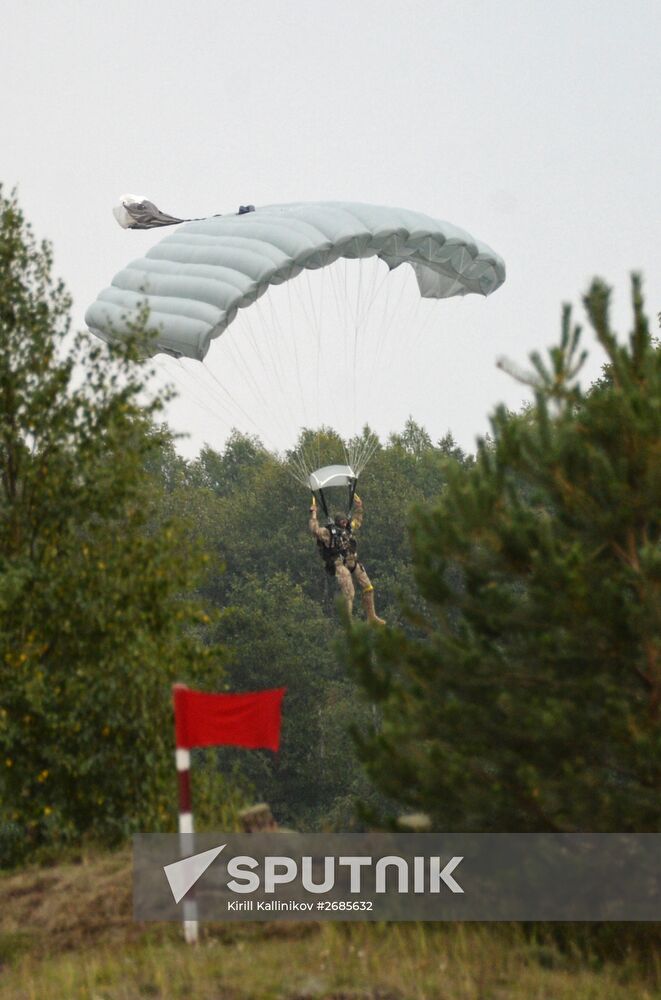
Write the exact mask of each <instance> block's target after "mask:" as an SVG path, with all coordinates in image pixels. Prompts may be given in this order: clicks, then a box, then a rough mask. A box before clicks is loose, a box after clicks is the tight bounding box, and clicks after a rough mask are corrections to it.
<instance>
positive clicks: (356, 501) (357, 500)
mask: <svg viewBox="0 0 661 1000" xmlns="http://www.w3.org/2000/svg"><path fill="white" fill-rule="evenodd" d="M353 502H354V504H355V506H356V507H362V506H363V501H362V500H361V499H360V497H359V496H358V494H357V493H354V496H353Z"/></svg>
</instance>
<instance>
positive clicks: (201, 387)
mask: <svg viewBox="0 0 661 1000" xmlns="http://www.w3.org/2000/svg"><path fill="white" fill-rule="evenodd" d="M197 364H199V362H196V365H197ZM176 365H177V368H178V370H179V374H180V375H182V376H184V381H183V382H182V381H181V380H179V383H180V385H184V386H185V387H186V396H187V397H188V398H192V399H193V400H196V401H198V400H199V396H200V391H201V392H202V393H204V394H206V397H207V399H208V400H209V405H208V406H207V405H205V404H204V403H202V402H201V401H200V404H201V405H202V406H204V409H206V410H207V411H208V412H210V413H212V415H213V416H215V418H216V420H220V416H221V414H222V417H223V418H224V420H225V431H226V432H228V431H230V430H231V429H232V427H233V425H234V424H235V423H236V413H235V412H233V411H232V409H231V407H228V406H227V404H226V403H225V402H224V401H222V400H220V399H219V398H218V393H217V392H216V391H215V389H213V387H211V386H209V385H208V384H205V382H204V380H203V378H204V366H203V365H202V366H201V367H200V368H199V369H198V370H197V371H196V372H193V371H189V369H187V368H186V367H185V366H184V364H183V359H182V358H177V359H176Z"/></svg>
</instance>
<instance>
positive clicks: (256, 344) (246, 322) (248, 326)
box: [237, 310, 287, 438]
mask: <svg viewBox="0 0 661 1000" xmlns="http://www.w3.org/2000/svg"><path fill="white" fill-rule="evenodd" d="M240 322H241V324H242V325H243V327H244V330H245V334H246V339H247V340H248V342H249V344H250V345H251V347H252V350H253V353H254V355H255V357H256V358H257V359H258V361H259V363H260V365H261V368H262V371H263V373H264V380H265V383H266V384H268V385H269V386H270V387H271V388H272V387H274V386H275V381H274V379H273V374H272V371H271V370H270V369H269V366H268V365H267V364H266V361H265V358H264V351H262V349H261V347H260V343H261V338H259V337H258V336H257V335H256V334H255V331H254V329H253V325H252V322H251V319H250V312H249V310H244V311H243V312H242V314H241V316H240ZM238 332H239V334H240V333H241V327H240V326H239V330H238ZM238 339H239V338H237V341H238ZM245 368H246V370H247V371H248V372H250V378H251V380H252V383H253V386H254V388H255V394H256V397H257V398H258V399H259V400H260V401H261V403H262V406H263V408H264V413H270V416H271V418H273V417H274V416H275V418H276V420H277V421H279V422H280V423H279V429H280V432H281V433H282V431H283V429H284V432H285V433H284V436H285V438H286V436H287V431H286V426H285V423H284V422H283V419H282V413H281V408H280V407H275V408H273V406H272V405H269V403H268V402H267V400H266V397H265V396H264V393H263V392H262V391H261V389H260V387H259V382H258V380H257V377H256V376H255V375H253V374H252V372H251V370H250V365H249V364H245ZM271 395H273V393H271Z"/></svg>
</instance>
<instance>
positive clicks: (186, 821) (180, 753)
mask: <svg viewBox="0 0 661 1000" xmlns="http://www.w3.org/2000/svg"><path fill="white" fill-rule="evenodd" d="M185 687H186V685H185V684H175V685H174V686H173V694H174V691H175V690H176V689H177V688H185ZM175 763H176V766H177V783H178V786H179V850H180V853H181V855H182V857H186V856H187V855H190V854H194V853H195V838H194V834H195V825H194V823H193V805H192V798H191V781H190V763H191V760H190V750H188V749H184V748H182V747H177V749H176V750H175ZM194 893H195V890H194V889H192V890H191V891H190V892H189V898H188V899H185V900H184V906H183V914H184V919H183V928H184V940H185V941H186V944H197V941H198V937H199V924H198V918H197V900H196V899H195V895H194Z"/></svg>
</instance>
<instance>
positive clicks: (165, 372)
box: [154, 356, 231, 434]
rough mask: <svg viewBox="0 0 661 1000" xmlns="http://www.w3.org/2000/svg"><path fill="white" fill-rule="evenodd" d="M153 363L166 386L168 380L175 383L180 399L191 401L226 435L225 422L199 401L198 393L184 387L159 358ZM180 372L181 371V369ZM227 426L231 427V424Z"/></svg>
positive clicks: (226, 427)
mask: <svg viewBox="0 0 661 1000" xmlns="http://www.w3.org/2000/svg"><path fill="white" fill-rule="evenodd" d="M171 360H172V361H175V359H174V358H172V359H171ZM154 362H155V364H156V367H157V369H158V371H159V372H160V374H161V376H162V378H163V380H164V381H165V383H166V384H167V382H168V381H169V380H171V379H173V380H174V381H175V382H176V383H177V385H178V386H179V388H180V389H181V390H182V391H181V393H180V394H179V395H180V396H181V397H182V399H185V400H186V401H188V400H191V401H192V402H193V403H194V404H195V406H197V407H198V408H199V409H200V410H204V412H205V413H208V414H209V415H210V416H211V417H212V418H213V419H214V420H215V421H216V422H217V423H218V424H219V426H222V428H223V433H225V434H226V433H227V430H228V424H227V422H226V421H225V420H222V419H221V418H220V416H219V414H218V413H217V412H216V411H215V410H213V409H212V408H211V407H210V406H207V404H206V403H204V402H203V401H202V400H201V399H200V396H199V393H198V392H195V393H194V392H193V391H192V389H191V387H190V386H189V385H186V383H185V382H184V380H183V379H181V378H179V376H178V374H177V372H176V371H170V370H169V366H168V364H167V363H165V362H164V361H163V360H162V358H161V357H160V356H159V357H156V358H154ZM181 370H182V371H183V368H182V369H181ZM229 426H231V422H230V424H229Z"/></svg>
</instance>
